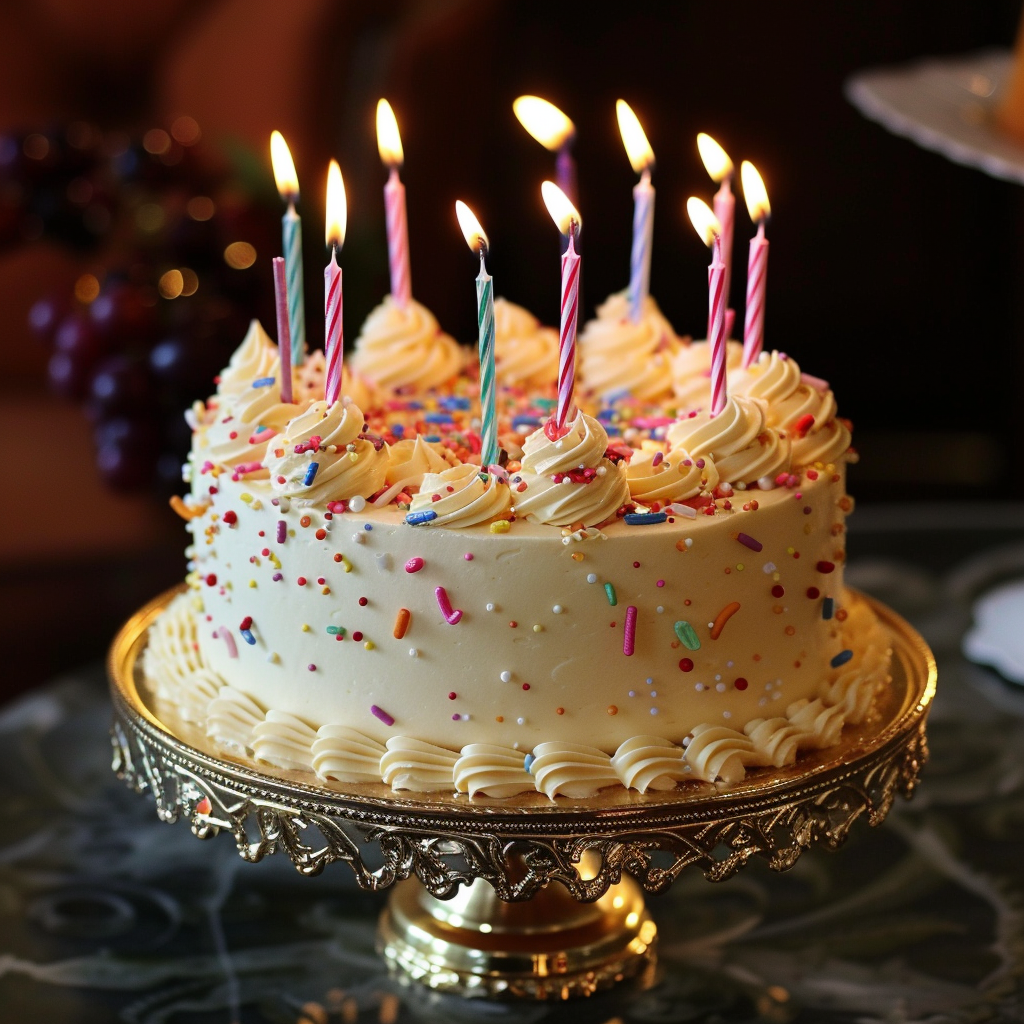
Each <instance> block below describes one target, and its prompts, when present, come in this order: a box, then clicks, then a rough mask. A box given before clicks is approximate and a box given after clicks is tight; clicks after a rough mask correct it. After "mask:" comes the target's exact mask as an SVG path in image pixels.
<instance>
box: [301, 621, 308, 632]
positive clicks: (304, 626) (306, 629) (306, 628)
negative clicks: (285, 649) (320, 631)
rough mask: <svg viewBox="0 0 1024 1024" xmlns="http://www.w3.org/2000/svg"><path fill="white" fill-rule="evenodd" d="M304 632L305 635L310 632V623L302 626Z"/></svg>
mask: <svg viewBox="0 0 1024 1024" xmlns="http://www.w3.org/2000/svg"><path fill="white" fill-rule="evenodd" d="M302 632H303V633H308V632H309V623H308V622H304V623H303V624H302Z"/></svg>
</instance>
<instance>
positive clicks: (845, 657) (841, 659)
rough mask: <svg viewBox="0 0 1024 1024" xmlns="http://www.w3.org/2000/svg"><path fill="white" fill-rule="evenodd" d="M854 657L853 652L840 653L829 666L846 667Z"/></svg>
mask: <svg viewBox="0 0 1024 1024" xmlns="http://www.w3.org/2000/svg"><path fill="white" fill-rule="evenodd" d="M852 657H853V651H840V652H839V653H838V654H837V655H836V656H835V657H834V658H833V659H832V660H831V661H830V662H829V664H830V665H831V666H832V667H833V668H839V666H840V665H845V664H846V663H847V662H848V661H849V660H850V659H851V658H852Z"/></svg>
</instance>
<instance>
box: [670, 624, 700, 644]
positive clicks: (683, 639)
mask: <svg viewBox="0 0 1024 1024" xmlns="http://www.w3.org/2000/svg"><path fill="white" fill-rule="evenodd" d="M672 628H673V629H674V630H675V634H676V636H677V637H679V642H680V643H681V644H682V645H683V646H684V647H685V648H686V649H687V650H688V651H699V650H700V637H699V636H697V631H696V630H695V629H694V628H693V626H691V625H690V624H689V623H688V622H687V621H686V620H685V619H680V620H679V621H678V622H677V623H676V624H675V625H674V626H673V627H672Z"/></svg>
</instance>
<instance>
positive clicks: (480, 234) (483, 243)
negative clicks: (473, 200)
mask: <svg viewBox="0 0 1024 1024" xmlns="http://www.w3.org/2000/svg"><path fill="white" fill-rule="evenodd" d="M455 216H456V217H458V219H459V227H460V228H462V233H463V235H464V236H465V238H466V245H468V246H469V247H470V249H472V250H473V252H475V253H476V254H477V255H480V250H481V249H483V250H484V251H485V252H486V251H487V249H489V248H490V243H489V242H488V241H487V232H486V231H484V229H483V228H482V227H481V226H480V221H478V220H477V219H476V214H475V213H473V211H472V210H471V209H470V208H469V207H468V206H467V205H466V204H465V203H464V202H463V201H462V200H461V199H456V200H455Z"/></svg>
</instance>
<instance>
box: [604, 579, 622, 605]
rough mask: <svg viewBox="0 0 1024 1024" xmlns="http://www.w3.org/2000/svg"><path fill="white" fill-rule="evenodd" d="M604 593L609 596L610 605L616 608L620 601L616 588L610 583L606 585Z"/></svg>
mask: <svg viewBox="0 0 1024 1024" xmlns="http://www.w3.org/2000/svg"><path fill="white" fill-rule="evenodd" d="M604 592H605V593H606V594H607V595H608V603H609V604H610V605H611V606H612V607H614V606H615V605H617V604H618V603H619V599H618V598H617V597H616V596H615V587H613V586H612V585H611V584H610V583H606V584H605V585H604Z"/></svg>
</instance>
